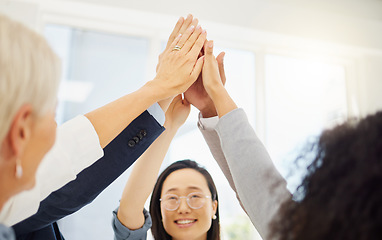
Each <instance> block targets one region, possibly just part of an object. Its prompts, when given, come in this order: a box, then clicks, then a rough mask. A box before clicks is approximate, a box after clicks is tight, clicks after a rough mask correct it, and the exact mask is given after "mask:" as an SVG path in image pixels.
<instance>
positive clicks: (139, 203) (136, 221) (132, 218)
mask: <svg viewBox="0 0 382 240" xmlns="http://www.w3.org/2000/svg"><path fill="white" fill-rule="evenodd" d="M189 113H190V105H189V104H186V103H184V102H183V101H182V98H181V95H179V96H177V97H176V98H175V99H174V100H173V101H172V103H171V105H170V107H169V108H168V110H167V112H166V122H165V126H166V130H165V131H164V132H163V133H162V135H161V136H160V137H159V138H158V139H157V140H156V141H155V142H154V143H153V144H152V145H151V146H150V148H149V149H147V151H146V152H145V153H144V154H142V156H141V157H140V158H139V159H138V161H137V162H136V164H135V166H134V168H133V170H132V172H131V175H130V177H129V180H128V182H127V183H126V186H125V189H124V191H123V194H122V198H121V200H120V206H119V209H118V210H117V213H116V215H115V212H114V219H113V229H114V232H115V238H116V239H128V238H129V237H132V236H133V235H134V236H135V237H136V235H139V236H140V237H139V239H141V238H142V239H143V238H145V236H143V235H146V231H147V230H148V228H149V227H151V221H149V219H150V218H149V215H148V213H147V212H144V211H143V210H144V204H145V202H146V200H147V198H148V197H149V195H150V193H151V191H152V189H153V187H154V185H155V182H156V178H157V176H158V173H159V169H160V166H161V164H162V162H163V159H164V157H165V155H166V153H167V150H168V148H169V146H170V143H171V141H172V139H173V138H174V136H175V134H176V132H177V130H178V129H179V127H180V126H181V125H182V124H183V123H184V122H185V120H186V118H187V116H188V115H189ZM137 182H139V184H137ZM147 221H149V222H147ZM133 231H134V233H133ZM141 235H142V236H141Z"/></svg>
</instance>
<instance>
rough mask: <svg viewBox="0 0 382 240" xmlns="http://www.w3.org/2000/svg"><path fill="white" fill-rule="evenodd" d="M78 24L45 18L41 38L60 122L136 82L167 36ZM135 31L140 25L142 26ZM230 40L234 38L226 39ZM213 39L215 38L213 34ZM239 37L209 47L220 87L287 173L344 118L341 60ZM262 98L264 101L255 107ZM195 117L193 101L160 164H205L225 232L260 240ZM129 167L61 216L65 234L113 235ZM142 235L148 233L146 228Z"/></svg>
mask: <svg viewBox="0 0 382 240" xmlns="http://www.w3.org/2000/svg"><path fill="white" fill-rule="evenodd" d="M91 25H92V26H93V27H94V24H91ZM113 26H114V25H113ZM119 27H121V26H119ZM102 28H107V26H106V25H104V26H102ZM137 28H138V27H137ZM84 29H86V28H84ZM84 29H78V28H72V27H68V26H64V25H46V28H45V35H46V37H47V38H48V40H49V42H50V43H51V45H52V47H53V48H54V49H55V51H56V52H57V53H58V55H59V56H60V57H61V59H62V62H63V74H62V77H63V81H62V86H61V92H60V102H59V108H58V114H57V118H58V119H57V120H58V122H59V123H62V122H64V121H66V120H68V119H71V118H73V117H75V116H76V115H78V114H84V113H86V112H89V111H91V110H93V109H95V108H97V107H100V106H102V105H104V104H106V103H108V102H110V101H112V100H114V99H116V98H118V97H120V96H122V95H124V94H127V93H130V92H132V91H134V90H136V89H138V88H139V87H140V86H142V85H143V83H145V82H146V81H147V80H148V79H149V78H148V77H147V76H149V75H150V74H151V73H152V71H153V69H155V67H153V64H154V62H155V60H156V59H157V56H158V52H156V51H159V49H160V48H161V46H162V48H163V47H164V44H163V39H166V37H167V35H166V36H165V37H158V36H161V35H165V34H163V32H161V33H160V34H157V35H158V36H157V35H156V34H153V35H150V34H148V33H145V34H143V35H142V36H145V37H139V36H136V35H135V36H132V35H129V34H128V33H126V32H123V35H122V34H111V33H106V32H104V31H103V30H102V29H100V30H92V31H90V30H84ZM115 29H120V28H118V27H116V28H115ZM224 29H225V28H224ZM139 30H140V31H142V32H144V31H146V30H145V29H144V28H140V29H139ZM225 30H226V29H225ZM147 31H148V32H150V30H147ZM116 32H118V30H116ZM154 35H155V36H154ZM239 36H240V34H239ZM225 40H226V39H225ZM227 41H228V40H226V41H225V42H227ZM229 41H232V42H233V40H232V39H231V40H229ZM238 41H239V40H238ZM215 43H217V44H218V43H219V41H218V39H216V40H215ZM242 44H243V45H240V42H239V44H236V43H235V44H228V45H229V46H237V49H234V48H229V47H226V46H221V47H218V46H217V47H215V55H217V54H218V53H219V52H220V51H221V50H224V51H225V52H226V57H225V67H226V69H225V70H226V75H227V83H226V88H227V90H228V92H229V93H230V94H231V96H232V98H233V99H234V100H235V102H236V103H237V105H238V106H239V107H242V108H243V109H244V110H245V112H246V113H247V115H248V118H249V120H250V122H251V123H252V125H253V127H254V128H255V129H256V130H257V131H258V132H260V134H259V135H260V138H263V139H262V140H263V141H264V143H265V145H266V146H267V148H268V150H269V152H270V155H271V157H272V159H273V160H274V162H275V165H276V167H277V168H278V170H279V171H280V172H281V174H282V175H283V176H284V177H287V176H288V173H289V170H290V162H291V161H293V160H294V159H295V158H296V155H297V154H298V153H300V152H301V151H300V150H301V147H302V146H304V145H305V143H306V141H307V140H309V139H310V138H312V137H313V138H314V137H315V136H317V135H318V134H319V133H320V132H321V131H322V129H324V128H326V127H328V126H331V125H333V124H334V123H337V122H340V121H343V120H345V119H346V117H347V108H346V106H347V97H346V95H347V93H346V80H347V79H346V78H345V77H346V76H345V67H344V66H342V65H338V64H332V63H327V62H318V61H312V60H306V59H302V58H293V57H290V56H289V55H275V54H270V53H268V52H267V51H265V50H261V53H260V54H259V52H258V50H257V48H256V47H257V46H252V47H247V44H248V43H247V42H245V43H242ZM244 44H245V46H246V47H244ZM264 44H265V43H264ZM253 45H256V43H253ZM292 52H293V50H292ZM259 56H260V57H259ZM257 57H259V58H260V59H261V62H260V61H259V62H258V63H259V64H258V65H256V61H255V60H257ZM255 69H256V72H255ZM256 77H258V78H259V79H256ZM260 78H261V79H260ZM262 83H265V84H264V85H263V84H262ZM259 92H260V94H258V96H259V95H261V96H265V98H264V100H265V101H264V103H263V102H260V103H259V101H258V99H257V98H256V97H257V96H256V93H259ZM262 104H264V106H261V108H257V109H256V106H259V105H262ZM197 118H198V111H197V110H196V109H195V108H192V111H191V114H190V116H189V118H188V120H187V122H186V123H185V125H184V126H182V128H181V129H180V130H179V132H178V134H177V136H176V137H175V139H174V141H173V143H172V145H171V147H170V150H169V153H168V154H167V156H166V159H165V161H164V164H163V165H162V166H163V167H162V169H163V168H164V167H166V166H168V165H169V164H170V163H172V162H174V161H177V160H181V159H193V160H195V161H197V162H199V163H200V164H201V165H203V166H205V167H206V168H207V170H208V171H209V172H210V173H211V175H212V177H213V178H214V181H215V184H216V186H217V188H218V193H219V199H220V203H219V207H220V215H221V226H222V236H223V238H224V239H227V240H228V239H230V240H234V239H261V238H260V236H259V235H258V233H257V232H256V230H255V228H254V227H253V226H252V224H251V222H250V221H249V218H248V217H247V216H246V214H245V213H244V211H243V210H242V209H241V207H240V205H239V203H238V202H237V200H236V196H235V194H234V192H233V191H232V190H231V188H230V187H229V185H228V182H227V180H226V179H225V177H224V175H223V174H222V173H221V171H220V169H219V167H218V165H217V164H216V162H215V160H214V159H213V157H212V155H211V153H210V151H209V149H208V146H207V145H206V144H205V142H204V140H203V137H202V135H201V134H200V132H199V130H198V129H197V125H196V122H197ZM255 119H264V120H262V121H263V122H264V123H265V124H261V125H260V124H257V123H256V122H255ZM129 173H130V170H128V171H127V172H125V173H124V174H123V175H122V176H121V177H120V178H118V179H117V180H116V181H115V182H114V183H113V184H112V185H111V186H109V187H108V188H107V189H106V190H105V191H104V192H103V193H101V194H100V196H99V197H98V198H97V199H96V200H95V201H94V202H93V203H92V204H90V205H88V206H86V207H85V208H83V209H82V210H80V211H79V212H77V213H75V214H73V215H71V216H69V217H67V218H65V219H63V220H62V221H60V226H61V230H62V232H63V234H64V236H65V237H66V238H67V239H73V240H76V239H110V238H112V236H113V232H112V229H111V225H110V219H111V212H112V210H114V209H115V207H117V206H118V200H119V199H120V196H121V194H122V191H123V188H124V185H125V183H126V181H127V178H128V175H129ZM301 174H304V171H302V172H300V175H298V176H297V177H294V178H288V188H289V189H290V190H291V191H293V189H294V188H295V187H296V185H297V184H298V183H299V181H300V176H301ZM147 206H148V203H147ZM148 237H149V239H150V237H151V235H150V234H148Z"/></svg>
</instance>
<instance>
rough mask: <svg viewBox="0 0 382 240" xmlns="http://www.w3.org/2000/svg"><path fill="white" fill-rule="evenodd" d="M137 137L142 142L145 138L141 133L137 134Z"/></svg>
mask: <svg viewBox="0 0 382 240" xmlns="http://www.w3.org/2000/svg"><path fill="white" fill-rule="evenodd" d="M137 137H138V138H139V140H142V138H143V135H142V133H141V132H139V133H137Z"/></svg>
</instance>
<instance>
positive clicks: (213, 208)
mask: <svg viewBox="0 0 382 240" xmlns="http://www.w3.org/2000/svg"><path fill="white" fill-rule="evenodd" d="M217 210H218V201H217V200H214V201H213V202H212V216H213V215H215V214H216V211H217Z"/></svg>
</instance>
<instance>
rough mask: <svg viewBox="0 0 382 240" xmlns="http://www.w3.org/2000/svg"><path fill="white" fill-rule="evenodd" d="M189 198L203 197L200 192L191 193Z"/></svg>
mask: <svg viewBox="0 0 382 240" xmlns="http://www.w3.org/2000/svg"><path fill="white" fill-rule="evenodd" d="M190 198H191V199H198V198H203V195H202V194H201V193H191V194H190Z"/></svg>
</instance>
